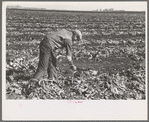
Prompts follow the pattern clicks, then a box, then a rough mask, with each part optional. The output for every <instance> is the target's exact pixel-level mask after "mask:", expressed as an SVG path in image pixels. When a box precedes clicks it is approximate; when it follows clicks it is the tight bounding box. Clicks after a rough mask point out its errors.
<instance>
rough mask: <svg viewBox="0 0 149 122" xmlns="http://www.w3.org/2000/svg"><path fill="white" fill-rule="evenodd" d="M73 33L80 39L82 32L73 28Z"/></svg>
mask: <svg viewBox="0 0 149 122" xmlns="http://www.w3.org/2000/svg"><path fill="white" fill-rule="evenodd" d="M74 34H76V35H77V36H79V38H80V39H82V33H81V31H80V30H77V29H76V30H74Z"/></svg>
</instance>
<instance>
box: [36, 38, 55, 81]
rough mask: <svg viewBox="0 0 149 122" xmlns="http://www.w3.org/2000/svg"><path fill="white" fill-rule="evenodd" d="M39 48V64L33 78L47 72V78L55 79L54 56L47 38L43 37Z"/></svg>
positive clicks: (38, 77)
mask: <svg viewBox="0 0 149 122" xmlns="http://www.w3.org/2000/svg"><path fill="white" fill-rule="evenodd" d="M39 48H40V55H39V64H38V68H37V71H36V73H35V75H34V79H40V78H41V77H43V76H44V75H45V74H46V72H47V73H48V78H49V79H52V80H57V70H56V57H55V56H54V54H53V49H52V46H51V44H50V43H49V40H48V39H47V38H44V39H43V40H42V41H41V43H40V46H39Z"/></svg>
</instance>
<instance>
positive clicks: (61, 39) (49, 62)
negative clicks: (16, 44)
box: [31, 29, 82, 81]
mask: <svg viewBox="0 0 149 122" xmlns="http://www.w3.org/2000/svg"><path fill="white" fill-rule="evenodd" d="M81 39H82V34H81V32H80V31H79V30H74V31H68V30H66V29H62V30H58V31H56V32H52V33H50V34H47V36H46V37H45V38H44V39H43V40H42V41H41V42H40V46H39V48H40V55H39V64H38V68H37V71H36V73H35V75H34V77H33V78H32V79H31V81H38V80H39V79H40V78H41V77H43V75H44V74H45V73H46V72H47V73H48V78H49V79H51V80H55V81H57V71H56V57H55V56H54V54H53V53H54V51H55V50H56V49H63V48H66V57H67V60H68V63H69V65H70V67H71V69H73V70H76V66H75V65H74V64H73V61H72V52H71V50H72V43H73V42H75V41H81Z"/></svg>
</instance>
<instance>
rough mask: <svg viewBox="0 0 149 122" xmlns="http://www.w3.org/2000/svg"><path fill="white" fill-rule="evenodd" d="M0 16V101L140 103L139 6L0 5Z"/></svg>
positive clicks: (142, 8) (142, 17) (143, 31)
mask: <svg viewBox="0 0 149 122" xmlns="http://www.w3.org/2000/svg"><path fill="white" fill-rule="evenodd" d="M2 9H3V16H2V19H3V20H2V22H3V24H2V27H3V35H2V36H3V42H2V43H3V48H2V49H3V50H2V52H3V58H4V59H3V65H2V66H3V69H5V71H4V72H3V83H2V84H3V85H2V86H4V87H3V94H2V95H3V98H4V99H5V101H9V102H10V101H12V102H15V101H19V102H18V103H17V104H18V106H19V107H20V108H21V107H23V102H20V101H28V102H29V101H31V102H32V101H35V102H39V101H42V102H44V101H45V102H47V101H49V102H53V101H56V102H58V101H59V103H58V104H60V103H61V102H60V101H63V102H64V101H65V103H67V104H70V105H72V104H73V106H75V105H76V106H78V105H79V106H81V104H82V105H83V104H85V102H88V101H90V102H96V103H97V102H100V101H102V104H104V102H103V101H105V103H106V101H108V102H110V101H112V102H113V103H116V102H117V101H123V102H125V101H127V102H128V101H130V102H131V101H140V102H141V101H142V102H143V101H144V103H146V100H147V95H148V94H147V25H146V24H147V14H148V13H147V2H146V1H142V2H141V1H131V2H129V1H125V2H122V1H117V2H112V1H109V2H102V1H99V2H98V1H96V2H91V1H86V2H85V1H82V2H81V1H80V2H79V1H77V2H71V1H67V2H65V1H63V2H60V1H59V2H52V1H49V2H47V1H46V2H40V1H37V2H34V1H31V2H29V1H28V2H25V1H22V2H21V1H18V2H17V1H7V2H3V3H2ZM30 105H31V104H30ZM38 105H39V104H38ZM96 105H97V104H96ZM31 106H32V105H31ZM33 106H34V105H33ZM97 106H98V105H97ZM110 106H111V105H110ZM114 106H116V105H114ZM124 106H125V105H124ZM86 107H88V106H86ZM146 107H147V106H146V104H144V108H142V109H141V107H138V108H139V109H141V110H142V111H145V108H146ZM80 108H81V107H80ZM97 108H98V107H97ZM130 108H131V107H130ZM127 109H128V108H127ZM136 109H137V107H136ZM102 110H103V109H102ZM83 111H84V110H83ZM125 112H126V113H127V111H125ZM140 112H141V111H140ZM111 113H112V112H111ZM128 113H129V112H128ZM80 115H81V114H80ZM95 115H96V114H95ZM133 115H134V114H133ZM145 115H146V114H144V115H140V116H143V117H142V118H143V119H144V118H145V117H144V116H145ZM22 116H23V115H22ZM105 116H106V115H105ZM59 117H60V116H59ZM132 117H133V116H132ZM135 117H136V118H135ZM135 117H134V119H137V118H139V116H136V115H135ZM146 117H147V115H146ZM5 118H7V117H6V116H5ZM8 118H9V117H8ZM10 118H11V117H10ZM12 118H13V117H12ZM37 118H38V117H37ZM68 118H69V117H68ZM72 118H73V119H74V117H72ZM87 118H88V119H89V116H88V117H87V116H86V117H85V115H82V118H79V119H87ZM90 118H91V119H96V117H90ZM97 118H100V117H97ZM101 118H102V117H101ZM120 118H121V117H117V119H120ZM130 118H131V117H130V116H129V117H128V118H126V119H128V120H129V119H130ZM140 118H141V117H140ZM62 119H66V117H64V118H63V117H62ZM76 119H78V118H76ZM109 119H112V117H111V116H110V117H109ZM8 120H9V119H8ZM105 120H106V118H105Z"/></svg>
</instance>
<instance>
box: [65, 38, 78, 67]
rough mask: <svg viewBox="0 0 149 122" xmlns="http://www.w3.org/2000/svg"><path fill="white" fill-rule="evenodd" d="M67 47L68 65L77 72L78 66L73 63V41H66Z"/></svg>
mask: <svg viewBox="0 0 149 122" xmlns="http://www.w3.org/2000/svg"><path fill="white" fill-rule="evenodd" d="M65 46H66V56H67V61H68V64H69V65H70V67H71V68H72V69H73V70H76V66H75V65H74V63H73V61H72V52H71V51H72V42H71V40H65Z"/></svg>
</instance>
